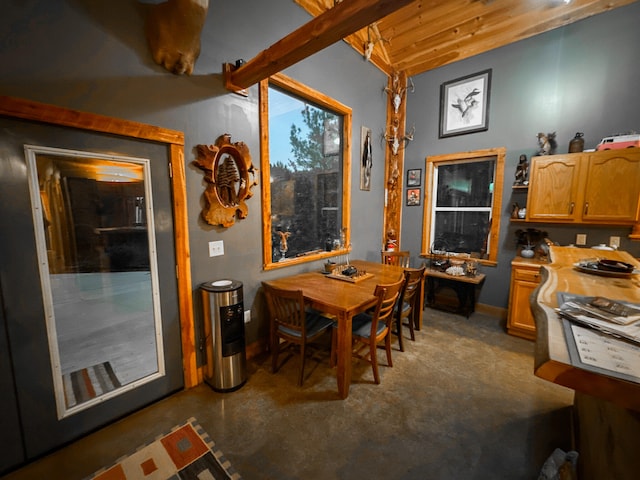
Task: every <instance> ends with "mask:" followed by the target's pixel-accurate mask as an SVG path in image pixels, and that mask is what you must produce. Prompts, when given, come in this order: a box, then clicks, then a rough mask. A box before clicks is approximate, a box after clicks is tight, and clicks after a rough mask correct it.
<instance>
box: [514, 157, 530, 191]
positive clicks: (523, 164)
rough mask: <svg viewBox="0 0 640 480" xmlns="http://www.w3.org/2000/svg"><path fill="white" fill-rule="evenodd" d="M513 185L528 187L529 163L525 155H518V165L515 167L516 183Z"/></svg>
mask: <svg viewBox="0 0 640 480" xmlns="http://www.w3.org/2000/svg"><path fill="white" fill-rule="evenodd" d="M513 184H514V185H523V186H524V185H529V162H527V156H526V155H520V160H518V165H517V167H516V181H515V182H513Z"/></svg>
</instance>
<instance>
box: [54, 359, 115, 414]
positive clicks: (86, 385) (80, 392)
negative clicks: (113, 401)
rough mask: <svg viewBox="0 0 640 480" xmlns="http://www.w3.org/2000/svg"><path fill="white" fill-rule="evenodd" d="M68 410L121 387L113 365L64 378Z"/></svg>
mask: <svg viewBox="0 0 640 480" xmlns="http://www.w3.org/2000/svg"><path fill="white" fill-rule="evenodd" d="M62 381H63V383H64V397H65V400H66V403H67V408H71V407H73V406H75V405H78V404H80V403H84V402H86V401H87V400H91V399H92V398H95V397H98V396H100V395H102V394H104V393H107V392H110V391H111V390H115V389H116V388H118V387H120V386H121V385H120V381H119V380H118V377H117V376H116V374H115V372H114V371H113V368H112V367H111V363H109V362H104V363H100V364H98V365H93V366H92V367H88V368H83V369H81V370H76V371H75V372H71V373H67V374H65V375H63V376H62Z"/></svg>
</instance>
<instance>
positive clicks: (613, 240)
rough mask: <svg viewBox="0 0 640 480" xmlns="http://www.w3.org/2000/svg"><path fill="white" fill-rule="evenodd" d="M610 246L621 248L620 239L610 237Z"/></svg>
mask: <svg viewBox="0 0 640 480" xmlns="http://www.w3.org/2000/svg"><path fill="white" fill-rule="evenodd" d="M609 246H610V247H613V248H618V247H620V237H609Z"/></svg>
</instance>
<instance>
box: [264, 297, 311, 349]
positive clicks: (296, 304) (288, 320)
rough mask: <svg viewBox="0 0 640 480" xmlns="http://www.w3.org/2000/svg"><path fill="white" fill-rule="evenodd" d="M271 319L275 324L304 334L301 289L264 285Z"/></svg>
mask: <svg viewBox="0 0 640 480" xmlns="http://www.w3.org/2000/svg"><path fill="white" fill-rule="evenodd" d="M265 293H266V296H267V306H268V308H269V314H270V315H271V320H272V321H273V322H274V323H275V324H276V325H277V326H283V327H286V328H289V329H291V330H295V331H298V332H300V333H301V335H302V336H303V337H304V334H305V305H304V296H303V294H302V290H285V289H281V288H275V287H271V286H265Z"/></svg>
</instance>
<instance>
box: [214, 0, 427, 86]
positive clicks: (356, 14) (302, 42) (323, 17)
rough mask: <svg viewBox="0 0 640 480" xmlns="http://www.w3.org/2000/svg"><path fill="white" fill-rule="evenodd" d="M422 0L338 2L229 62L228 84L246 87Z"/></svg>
mask: <svg viewBox="0 0 640 480" xmlns="http://www.w3.org/2000/svg"><path fill="white" fill-rule="evenodd" d="M417 1H419V0H377V1H374V0H350V1H348V2H341V3H338V4H336V5H335V6H334V7H333V8H331V9H330V10H327V11H326V12H324V13H322V14H320V15H319V16H317V17H315V18H314V19H313V20H311V21H309V22H308V23H306V24H305V25H303V26H302V27H300V28H298V29H297V30H295V31H294V32H292V33H290V34H289V35H287V36H286V37H284V38H282V39H281V40H279V41H278V42H276V43H274V44H273V45H272V46H270V47H269V48H268V49H266V50H263V51H262V52H261V53H259V54H258V55H257V56H256V57H255V58H253V59H252V60H250V61H248V62H247V63H245V64H244V65H242V66H238V67H237V68H236V67H234V66H231V65H229V64H226V65H225V68H224V74H225V85H226V87H227V88H229V89H231V90H242V89H245V88H248V87H250V86H251V85H254V84H256V83H258V82H259V81H260V80H264V79H265V78H267V77H270V76H271V75H273V74H274V73H278V72H280V71H282V70H284V69H285V68H287V67H289V66H291V65H293V64H295V63H297V62H299V61H300V60H302V59H304V58H307V57H309V56H310V55H313V54H314V53H316V52H319V51H320V50H322V49H324V48H326V47H328V46H329V45H332V44H334V43H335V42H337V41H339V40H341V39H343V38H344V37H346V36H348V35H351V34H352V33H354V32H356V31H358V30H360V29H362V28H365V27H367V26H368V25H370V24H372V23H374V22H377V21H378V20H380V19H381V18H383V17H385V16H387V15H389V14H391V13H393V12H395V11H397V10H399V9H401V8H403V7H405V6H407V5H409V4H411V3H415V2H417Z"/></svg>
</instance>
